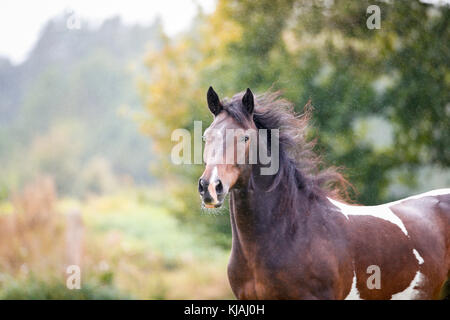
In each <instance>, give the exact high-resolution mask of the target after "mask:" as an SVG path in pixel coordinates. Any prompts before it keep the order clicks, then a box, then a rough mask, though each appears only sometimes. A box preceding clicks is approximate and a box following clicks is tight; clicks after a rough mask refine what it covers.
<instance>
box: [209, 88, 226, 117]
mask: <svg viewBox="0 0 450 320" xmlns="http://www.w3.org/2000/svg"><path fill="white" fill-rule="evenodd" d="M206 100H207V101H208V108H209V110H211V112H212V114H213V115H214V116H217V115H218V114H219V113H220V111H222V104H221V103H220V100H219V96H218V95H217V93H216V92H215V91H214V89H213V87H209V89H208V93H207V94H206Z"/></svg>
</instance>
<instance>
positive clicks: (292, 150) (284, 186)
mask: <svg viewBox="0 0 450 320" xmlns="http://www.w3.org/2000/svg"><path fill="white" fill-rule="evenodd" d="M242 96H243V93H238V94H236V95H235V96H233V97H232V98H231V99H228V100H224V101H223V106H224V110H225V111H226V112H227V113H228V114H229V115H230V116H231V117H233V118H234V119H235V120H236V121H237V122H238V123H240V124H242V125H244V126H245V124H246V122H248V120H249V119H248V115H247V114H246V113H245V111H244V109H243V108H242V105H241V100H242ZM280 97H281V92H280V91H276V92H266V93H264V94H261V95H257V96H255V110H254V112H253V121H254V123H255V125H256V127H257V128H258V129H269V130H270V129H279V139H280V143H279V156H280V161H279V170H278V172H277V173H276V175H275V176H274V178H273V182H272V184H271V186H270V188H269V190H266V191H272V190H274V189H275V188H281V190H282V192H281V194H282V199H281V202H282V203H283V205H284V206H287V208H286V209H292V208H293V207H294V206H295V204H296V203H298V202H297V199H298V197H299V196H300V192H299V190H301V191H302V192H301V194H302V196H304V197H307V198H308V199H317V198H322V197H326V196H332V197H334V198H341V199H342V198H348V196H347V189H348V187H349V186H350V184H349V183H348V182H347V181H346V180H345V179H344V177H343V176H342V175H341V174H340V173H339V172H338V169H337V168H334V167H328V168H326V167H325V166H324V164H323V162H322V161H321V159H320V157H319V156H317V154H316V153H315V152H314V151H313V149H314V146H315V141H314V140H309V139H307V137H306V134H307V127H308V124H309V120H310V118H311V113H312V107H311V105H310V103H308V104H307V105H306V106H305V107H304V112H303V114H301V115H296V114H295V112H294V108H293V105H292V103H290V102H289V101H287V100H285V99H282V98H280ZM269 133H270V131H269ZM267 143H270V135H268V141H267ZM254 178H255V175H253V176H252V177H251V180H250V183H251V185H252V186H253V187H254V184H255V183H254Z"/></svg>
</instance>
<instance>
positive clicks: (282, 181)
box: [199, 88, 450, 299]
mask: <svg viewBox="0 0 450 320" xmlns="http://www.w3.org/2000/svg"><path fill="white" fill-rule="evenodd" d="M208 106H209V108H210V110H211V111H212V113H213V114H214V115H215V119H214V122H213V123H212V124H211V126H210V127H209V128H208V129H207V130H206V131H205V140H206V146H205V162H206V169H205V172H204V173H203V175H202V177H201V179H200V180H199V192H200V195H201V197H202V200H203V204H204V205H205V206H206V207H210V208H215V207H219V206H221V205H222V203H223V201H224V198H225V196H226V195H227V194H228V193H229V194H230V216H231V226H232V252H231V257H230V261H229V265H228V277H229V280H230V284H231V287H232V289H233V292H234V294H235V295H236V297H237V298H239V299H436V298H439V295H440V292H441V290H442V287H443V285H444V283H445V281H446V280H447V279H448V277H449V276H450V273H449V270H450V228H449V227H450V189H441V190H436V191H433V192H430V193H427V194H423V195H419V196H415V197H411V198H407V199H404V200H400V201H397V202H393V203H388V204H384V205H380V206H370V207H365V206H353V205H348V204H345V203H344V202H340V201H337V200H334V199H335V198H336V197H335V193H333V192H330V191H326V189H325V188H323V187H322V186H323V185H324V184H327V183H329V182H332V181H334V182H337V183H339V182H343V178H342V177H341V176H340V175H339V174H338V173H337V172H335V171H333V170H327V171H320V170H317V167H318V165H317V163H318V162H317V158H316V157H314V154H313V153H312V152H311V148H312V147H311V145H310V144H308V143H307V142H306V141H305V139H304V138H303V136H302V134H303V133H304V127H305V125H306V124H307V120H308V117H307V116H304V117H303V118H298V117H295V115H294V114H293V113H292V112H291V111H290V109H289V108H286V107H287V106H289V105H288V104H287V102H286V101H284V100H279V99H278V95H277V94H268V95H263V96H259V97H257V98H256V103H255V102H254V97H253V94H252V93H251V91H250V90H247V92H246V93H245V95H242V94H239V95H236V96H235V97H233V98H232V99H231V101H226V102H224V103H222V102H221V101H219V98H218V96H217V94H216V93H215V92H214V90H212V88H210V90H209V91H208ZM274 128H276V129H281V131H280V136H279V143H280V146H279V170H278V171H277V173H276V174H273V175H263V174H261V170H260V169H261V167H263V166H262V165H261V164H260V163H257V164H239V163H237V162H236V161H235V162H232V163H229V162H227V163H225V162H224V163H219V162H217V161H216V160H217V156H215V158H214V156H211V154H214V152H211V151H218V150H219V151H225V152H216V153H215V154H220V155H221V156H222V155H223V154H226V153H227V152H228V149H229V148H230V140H229V139H228V140H227V139H220V140H219V142H218V140H217V137H215V136H214V135H213V133H212V131H213V129H215V130H216V132H218V133H219V135H223V136H224V135H225V131H226V130H227V129H244V130H249V129H274ZM216 136H217V135H216ZM251 139H252V137H250V138H249V136H247V135H246V136H245V137H243V136H239V135H238V136H236V140H231V145H233V152H234V150H235V149H237V148H234V147H235V145H236V144H237V143H238V142H237V141H245V153H246V157H247V158H249V150H250V142H251ZM249 140H250V141H249ZM259 140H261V138H259ZM223 141H228V144H226V143H225V144H224V143H223ZM258 142H262V143H263V145H265V148H266V149H268V148H267V147H268V146H269V144H270V142H269V139H267V141H258ZM243 143H244V142H243ZM223 157H224V156H223ZM233 159H236V157H234V158H233ZM213 160H214V161H213ZM331 191H338V189H337V188H335V190H331ZM374 270H375V271H374ZM373 275H375V276H377V279H376V280H375V284H376V285H375V286H374V285H373V284H374V282H373V281H372V280H374V278H373ZM377 281H378V284H377Z"/></svg>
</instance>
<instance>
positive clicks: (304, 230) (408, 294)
mask: <svg viewBox="0 0 450 320" xmlns="http://www.w3.org/2000/svg"><path fill="white" fill-rule="evenodd" d="M272 197H274V199H275V198H276V197H277V196H276V192H275V194H273V195H271V196H268V195H267V194H260V195H258V194H250V193H246V192H245V191H242V190H239V189H236V190H233V191H232V192H231V200H230V214H231V224H232V232H233V244H232V253H231V258H230V263H229V266H228V277H229V280H230V284H231V287H232V289H233V292H234V294H235V295H236V297H238V298H239V299H436V298H439V296H440V292H441V289H442V287H443V284H444V283H445V281H446V280H447V278H448V276H449V274H448V272H449V270H450V231H449V223H450V190H448V189H447V190H442V195H431V196H426V195H424V196H423V197H420V198H417V199H410V200H408V199H407V200H404V201H400V202H398V203H395V204H393V205H385V207H384V208H377V209H376V210H382V211H384V210H391V214H393V215H396V216H397V217H398V218H399V220H400V221H402V223H403V225H404V228H400V227H399V226H398V225H397V224H395V223H392V222H390V221H389V220H386V219H383V218H380V217H377V216H376V215H373V209H371V208H370V207H369V209H367V207H354V208H357V210H358V211H360V214H357V215H348V216H345V214H343V213H342V210H345V209H341V208H342V207H344V208H345V205H343V206H341V208H339V207H336V206H334V205H333V204H332V203H331V202H330V201H327V200H323V201H317V203H316V204H314V205H313V206H312V207H311V212H304V213H303V214H304V219H298V226H297V229H296V232H295V233H294V234H292V233H291V232H289V231H288V230H289V228H290V227H288V226H287V225H286V221H284V219H282V218H277V217H283V212H279V210H278V209H277V207H276V206H273V207H271V206H267V203H268V202H269V203H270V202H271V200H274V199H271V198H272ZM255 203H260V204H261V205H257V206H255V205H254V204H255ZM273 203H276V201H274V202H273ZM349 207H350V206H349ZM351 207H353V206H351ZM380 207H382V206H380ZM402 229H406V231H407V234H405V232H404V231H403V230H402ZM268 239H270V240H268ZM371 265H376V266H379V268H380V271H381V273H380V276H381V286H380V289H369V288H368V286H367V280H368V278H369V276H370V275H371V274H370V273H367V268H368V267H369V266H371Z"/></svg>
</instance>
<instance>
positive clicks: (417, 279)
mask: <svg viewBox="0 0 450 320" xmlns="http://www.w3.org/2000/svg"><path fill="white" fill-rule="evenodd" d="M413 253H414V256H415V257H416V259H417V262H419V265H422V264H423V262H424V260H423V258H422V256H421V255H420V254H419V252H418V251H417V250H416V249H413ZM424 279H425V276H424V275H423V273H421V272H420V268H419V270H417V272H416V275H415V276H414V279H413V280H412V281H411V283H410V284H409V286H408V288H406V289H405V290H403V291H402V292H399V293H396V294H393V295H392V298H391V300H410V299H414V298H417V297H418V295H419V293H420V291H419V290H418V289H416V287H417V286H418V285H419V284H420V283H421V282H422V281H423V280H424Z"/></svg>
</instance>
